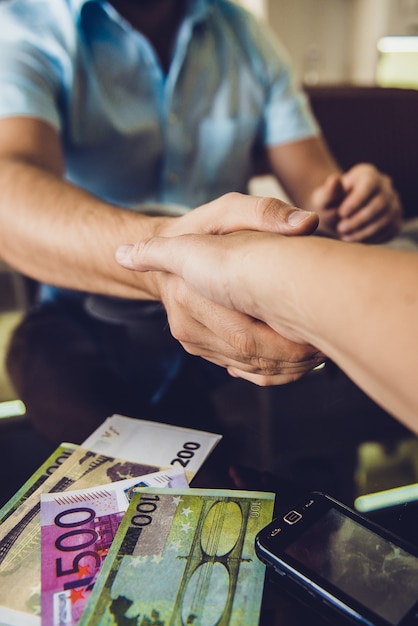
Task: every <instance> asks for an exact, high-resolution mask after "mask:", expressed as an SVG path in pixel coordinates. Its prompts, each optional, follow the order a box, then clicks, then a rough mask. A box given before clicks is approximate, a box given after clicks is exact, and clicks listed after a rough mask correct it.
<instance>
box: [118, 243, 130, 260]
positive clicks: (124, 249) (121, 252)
mask: <svg viewBox="0 0 418 626" xmlns="http://www.w3.org/2000/svg"><path fill="white" fill-rule="evenodd" d="M132 248H133V246H132V245H130V244H126V245H124V246H119V248H118V249H117V250H116V260H117V261H118V262H119V263H123V264H126V263H130V260H131V259H130V256H131V250H132Z"/></svg>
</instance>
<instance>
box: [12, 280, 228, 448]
mask: <svg viewBox="0 0 418 626" xmlns="http://www.w3.org/2000/svg"><path fill="white" fill-rule="evenodd" d="M7 368H8V372H9V375H10V378H11V380H12V383H13V385H14V386H15V388H16V391H17V393H18V395H19V397H20V398H21V399H22V400H23V402H24V403H25V404H26V408H27V414H28V417H29V419H30V420H31V421H32V423H33V424H34V425H35V427H36V428H37V430H39V431H40V432H41V434H42V435H43V436H44V437H45V438H47V439H48V440H49V441H51V442H53V443H56V444H58V443H60V442H61V441H72V442H75V443H80V442H82V441H83V440H84V439H85V438H86V437H87V436H88V435H89V434H90V432H92V430H94V429H95V428H96V427H97V426H98V425H99V424H100V423H101V422H102V421H103V419H105V418H106V417H108V416H109V415H111V414H112V413H115V412H116V413H122V414H124V415H129V416H132V417H139V418H142V419H155V420H158V421H162V422H166V423H173V424H178V425H184V426H191V427H194V428H201V429H205V430H212V431H216V421H215V416H214V413H213V410H212V407H211V404H210V398H209V396H210V392H211V390H212V389H213V388H214V387H216V386H217V385H219V384H220V383H222V382H224V381H226V380H227V379H228V375H227V373H226V371H225V370H223V369H222V368H219V367H217V366H215V365H212V364H210V363H208V362H206V361H204V360H203V359H200V358H198V357H193V356H190V355H189V354H187V353H186V352H185V350H184V349H183V348H182V346H181V345H180V344H179V342H178V341H176V340H175V339H174V338H173V337H172V335H171V333H170V329H169V326H168V322H167V317H166V314H165V311H164V309H163V307H162V305H161V304H159V303H155V302H145V303H142V304H141V303H138V302H130V301H123V300H118V299H109V298H103V297H99V296H94V297H85V298H84V297H83V298H72V297H70V296H66V295H65V293H64V292H63V295H62V296H61V295H60V297H58V298H56V299H55V300H53V301H47V302H41V303H39V304H36V305H35V306H34V307H33V309H32V310H31V311H29V312H28V314H27V315H26V316H25V318H24V319H23V321H22V323H21V324H20V325H19V326H18V327H17V329H16V331H15V333H14V335H13V337H12V340H11V343H10V347H9V351H8V356H7Z"/></svg>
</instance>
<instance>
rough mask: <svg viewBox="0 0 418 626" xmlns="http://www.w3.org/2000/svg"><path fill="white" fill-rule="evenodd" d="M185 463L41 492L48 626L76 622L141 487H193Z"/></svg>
mask: <svg viewBox="0 0 418 626" xmlns="http://www.w3.org/2000/svg"><path fill="white" fill-rule="evenodd" d="M187 486H188V483H187V480H186V477H185V474H184V471H183V470H182V469H180V468H178V469H175V468H172V469H168V470H166V471H161V472H156V473H154V474H148V475H146V476H144V477H142V478H140V479H139V480H138V479H137V478H134V479H132V478H131V479H128V480H121V481H118V482H116V483H112V484H111V485H102V486H100V487H95V488H90V489H82V490H78V491H70V492H63V493H57V494H54V493H51V494H43V495H41V560H42V626H54V625H56V624H65V625H66V626H75V625H76V624H77V623H78V621H79V619H80V616H81V614H82V612H83V609H84V606H85V604H86V602H87V600H88V598H89V595H90V593H91V591H92V589H93V585H94V583H95V580H96V578H97V576H98V574H99V572H100V569H101V567H102V564H103V561H104V559H105V557H106V555H107V553H108V551H109V548H110V546H111V544H112V541H113V538H114V536H115V534H116V531H117V529H118V527H119V524H120V522H121V520H122V518H123V515H124V513H125V511H126V509H127V508H128V504H129V502H130V499H131V497H132V495H133V493H135V489H136V488H137V487H159V488H162V487H169V488H181V487H185V488H187Z"/></svg>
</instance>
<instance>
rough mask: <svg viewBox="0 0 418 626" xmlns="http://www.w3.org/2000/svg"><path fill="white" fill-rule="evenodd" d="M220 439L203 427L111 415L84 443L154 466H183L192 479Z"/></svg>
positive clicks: (102, 451) (99, 449) (220, 437)
mask: <svg viewBox="0 0 418 626" xmlns="http://www.w3.org/2000/svg"><path fill="white" fill-rule="evenodd" d="M221 439H222V435H218V434H215V433H209V432H206V431H203V430H194V429H192V428H183V427H180V426H172V425H170V424H163V423H160V422H150V421H147V420H140V419H134V418H131V417H125V416H123V415H112V417H108V418H107V420H105V421H104V422H103V424H102V425H101V426H99V427H98V428H97V429H96V430H95V431H94V432H93V433H92V434H91V435H90V437H88V438H87V439H86V440H85V441H84V442H83V444H82V445H83V447H85V448H88V449H89V450H94V451H95V452H99V453H101V454H108V455H110V456H117V457H120V458H124V459H127V460H129V461H134V462H136V463H138V462H140V463H143V464H146V463H148V464H149V465H152V466H154V467H155V469H162V468H164V467H170V466H172V467H181V468H182V469H184V471H185V472H186V475H187V478H188V481H189V482H190V481H191V479H192V478H193V476H194V475H195V474H196V472H197V471H198V470H199V469H200V467H201V465H202V463H203V462H204V460H205V459H206V458H207V456H208V455H209V454H210V453H211V452H212V450H213V449H214V448H215V446H216V445H217V444H218V443H219V441H220V440H221Z"/></svg>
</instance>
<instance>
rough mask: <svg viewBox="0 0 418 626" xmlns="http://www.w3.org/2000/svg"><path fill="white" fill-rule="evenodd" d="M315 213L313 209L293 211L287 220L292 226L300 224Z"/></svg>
mask: <svg viewBox="0 0 418 626" xmlns="http://www.w3.org/2000/svg"><path fill="white" fill-rule="evenodd" d="M311 215H313V213H312V211H292V213H289V215H288V216H287V221H288V223H289V224H290V225H291V226H298V225H299V224H300V223H301V222H303V221H305V220H306V219H308V217H311Z"/></svg>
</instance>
